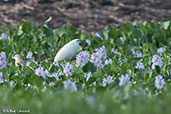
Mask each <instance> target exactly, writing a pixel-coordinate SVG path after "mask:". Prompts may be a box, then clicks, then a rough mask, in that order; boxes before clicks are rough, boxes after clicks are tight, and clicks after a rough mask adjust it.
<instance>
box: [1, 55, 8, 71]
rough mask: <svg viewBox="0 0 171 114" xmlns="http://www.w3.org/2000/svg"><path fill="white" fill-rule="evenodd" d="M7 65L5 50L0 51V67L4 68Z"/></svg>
mask: <svg viewBox="0 0 171 114" xmlns="http://www.w3.org/2000/svg"><path fill="white" fill-rule="evenodd" d="M6 65H7V61H6V55H5V52H1V53H0V69H1V68H5V67H6Z"/></svg>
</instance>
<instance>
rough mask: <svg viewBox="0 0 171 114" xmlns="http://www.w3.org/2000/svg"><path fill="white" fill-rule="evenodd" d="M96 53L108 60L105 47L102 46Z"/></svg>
mask: <svg viewBox="0 0 171 114" xmlns="http://www.w3.org/2000/svg"><path fill="white" fill-rule="evenodd" d="M96 52H97V54H99V55H100V57H103V58H105V59H106V58H107V55H106V48H105V46H102V47H101V48H99V49H96Z"/></svg>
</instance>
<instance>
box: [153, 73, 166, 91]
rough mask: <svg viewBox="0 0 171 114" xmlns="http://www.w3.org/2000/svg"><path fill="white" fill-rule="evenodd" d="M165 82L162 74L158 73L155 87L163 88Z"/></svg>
mask: <svg viewBox="0 0 171 114" xmlns="http://www.w3.org/2000/svg"><path fill="white" fill-rule="evenodd" d="M164 84H165V81H164V79H163V77H162V75H158V76H157V77H156V79H155V87H156V88H157V89H161V88H163V86H164Z"/></svg>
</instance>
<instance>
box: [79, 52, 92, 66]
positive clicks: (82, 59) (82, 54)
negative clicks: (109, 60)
mask: <svg viewBox="0 0 171 114" xmlns="http://www.w3.org/2000/svg"><path fill="white" fill-rule="evenodd" d="M88 61H89V54H88V52H86V51H81V52H80V53H79V54H78V55H77V58H76V66H77V67H78V66H80V65H81V67H82V66H84V65H85V64H86V63H87V62H88Z"/></svg>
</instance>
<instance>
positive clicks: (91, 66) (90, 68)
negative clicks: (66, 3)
mask: <svg viewBox="0 0 171 114" xmlns="http://www.w3.org/2000/svg"><path fill="white" fill-rule="evenodd" d="M82 69H83V71H84V72H89V71H90V72H91V73H94V72H96V70H97V68H96V67H95V66H94V64H93V63H91V62H88V63H87V64H86V65H85V66H83V68H82Z"/></svg>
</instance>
